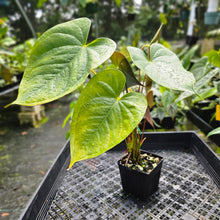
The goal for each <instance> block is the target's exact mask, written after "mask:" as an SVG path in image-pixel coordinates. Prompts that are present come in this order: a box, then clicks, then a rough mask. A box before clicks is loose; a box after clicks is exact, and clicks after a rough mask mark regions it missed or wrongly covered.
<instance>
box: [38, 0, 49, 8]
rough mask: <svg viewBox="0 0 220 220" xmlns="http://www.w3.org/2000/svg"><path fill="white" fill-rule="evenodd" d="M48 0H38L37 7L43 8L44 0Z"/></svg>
mask: <svg viewBox="0 0 220 220" xmlns="http://www.w3.org/2000/svg"><path fill="white" fill-rule="evenodd" d="M47 1H48V0H38V2H37V7H38V8H41V7H42V6H43V4H44V2H47Z"/></svg>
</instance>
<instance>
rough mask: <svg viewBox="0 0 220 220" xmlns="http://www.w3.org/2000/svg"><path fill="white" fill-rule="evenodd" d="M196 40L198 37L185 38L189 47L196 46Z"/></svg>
mask: <svg viewBox="0 0 220 220" xmlns="http://www.w3.org/2000/svg"><path fill="white" fill-rule="evenodd" d="M198 39H199V38H198V37H194V36H186V44H188V45H189V46H192V45H194V44H196V42H197V41H198Z"/></svg>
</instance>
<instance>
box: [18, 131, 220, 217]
mask: <svg viewBox="0 0 220 220" xmlns="http://www.w3.org/2000/svg"><path fill="white" fill-rule="evenodd" d="M145 135H146V137H147V140H146V141H145V144H144V146H143V149H145V150H146V149H147V150H148V151H151V152H153V153H157V154H159V155H161V156H163V157H164V158H165V159H164V163H163V167H162V172H161V178H160V183H159V189H158V190H157V191H156V192H155V193H154V194H153V195H152V196H150V197H149V198H148V199H147V200H146V201H140V200H138V199H136V198H134V197H133V196H131V195H129V194H126V193H124V192H123V191H122V187H121V184H120V177H119V170H118V167H117V160H118V159H119V158H120V157H121V156H122V154H123V152H124V150H125V148H126V147H125V144H124V142H122V143H121V144H119V145H118V146H116V147H115V148H114V149H112V150H111V151H108V152H106V153H104V154H102V155H101V156H99V157H96V158H94V159H90V160H85V161H81V162H77V163H76V164H75V165H74V166H73V167H72V168H71V169H70V170H69V171H67V170H66V168H67V167H68V163H69V159H70V158H69V142H67V144H66V145H65V146H64V148H63V150H62V151H61V153H60V155H59V156H58V157H57V159H56V161H55V162H54V164H53V165H52V167H51V169H50V170H49V171H48V173H47V175H46V176H45V178H44V180H43V181H42V183H41V185H40V186H39V188H38V189H37V191H36V192H35V194H34V195H33V197H32V199H31V200H30V202H29V204H28V205H27V207H26V209H25V210H24V212H23V214H22V215H21V217H20V219H22V220H24V219H29V220H30V219H31V220H34V219H39V220H42V219H88V220H93V219H96V220H98V219H141V220H142V219H156V220H157V219H158V220H159V219H183V220H187V219H191V220H196V219H206V220H208V219H212V220H219V216H220V190H219V189H220V172H219V171H220V159H219V157H218V156H217V155H216V154H215V153H214V152H213V151H212V150H211V149H210V148H209V146H208V145H207V144H206V143H204V142H203V141H202V140H201V139H200V138H199V137H198V135H197V134H196V133H195V132H152V133H145Z"/></svg>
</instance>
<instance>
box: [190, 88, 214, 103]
mask: <svg viewBox="0 0 220 220" xmlns="http://www.w3.org/2000/svg"><path fill="white" fill-rule="evenodd" d="M216 94H217V89H216V88H215V87H209V88H206V89H205V90H204V91H203V92H202V93H201V94H199V95H200V96H201V97H199V96H196V97H195V98H194V99H193V100H192V103H196V102H199V101H201V100H202V98H203V99H207V98H209V97H211V96H213V95H216Z"/></svg>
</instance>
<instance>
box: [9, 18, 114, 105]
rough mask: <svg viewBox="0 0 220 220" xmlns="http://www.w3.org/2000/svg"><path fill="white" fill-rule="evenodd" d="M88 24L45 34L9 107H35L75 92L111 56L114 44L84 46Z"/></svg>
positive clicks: (78, 23) (66, 26)
mask: <svg viewBox="0 0 220 220" xmlns="http://www.w3.org/2000/svg"><path fill="white" fill-rule="evenodd" d="M90 25H91V22H90V20H89V19H87V18H79V19H75V20H73V21H69V22H66V23H62V24H59V25H56V26H54V27H53V28H51V29H49V30H48V31H46V32H45V33H44V34H43V35H42V36H41V37H40V38H39V39H38V40H37V41H36V43H35V45H34V47H33V49H32V52H31V55H30V58H29V62H28V65H27V68H26V70H25V72H24V76H23V79H22V81H21V84H20V88H19V94H18V97H17V99H16V100H15V101H14V102H13V103H12V104H20V105H26V106H31V105H37V104H43V103H47V102H50V101H53V100H55V99H58V98H60V97H62V96H64V95H66V94H68V93H70V92H72V91H74V90H75V89H77V88H78V87H79V86H80V85H81V84H82V83H83V82H84V81H85V80H86V78H87V76H88V74H89V73H90V71H91V69H93V68H96V67H98V66H99V65H100V64H102V63H103V62H104V61H105V60H107V59H108V58H109V57H110V56H111V55H112V53H113V52H114V50H115V48H116V45H115V42H114V41H112V40H110V39H107V38H99V39H96V40H94V41H93V42H91V43H89V44H86V41H87V37H88V34H89V29H90Z"/></svg>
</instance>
